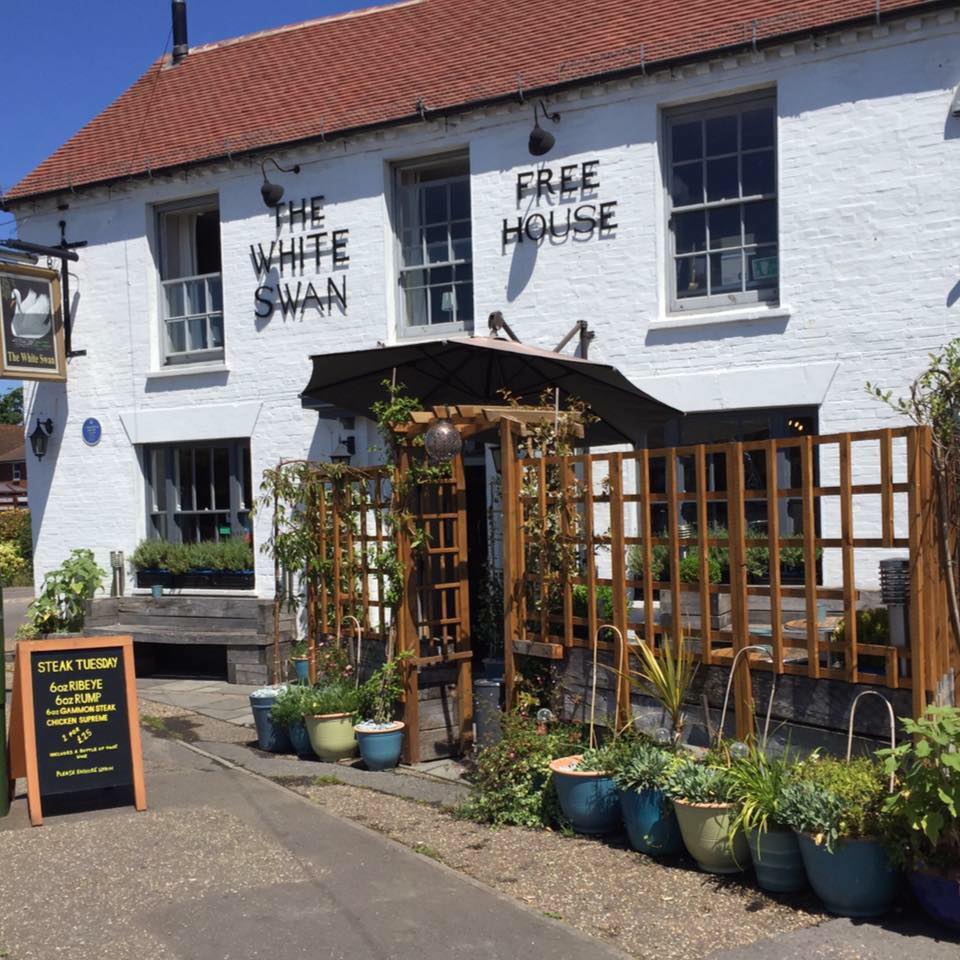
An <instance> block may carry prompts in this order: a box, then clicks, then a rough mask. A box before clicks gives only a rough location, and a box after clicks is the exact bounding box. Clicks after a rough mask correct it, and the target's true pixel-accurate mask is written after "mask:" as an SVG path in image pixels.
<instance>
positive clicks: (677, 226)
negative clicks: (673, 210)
mask: <svg viewBox="0 0 960 960" xmlns="http://www.w3.org/2000/svg"><path fill="white" fill-rule="evenodd" d="M673 228H674V232H675V234H676V252H677V253H692V252H694V251H697V250H705V249H706V246H707V233H706V219H705V217H704V213H703V211H702V210H697V211H695V212H694V213H678V214H675V215H674V218H673Z"/></svg>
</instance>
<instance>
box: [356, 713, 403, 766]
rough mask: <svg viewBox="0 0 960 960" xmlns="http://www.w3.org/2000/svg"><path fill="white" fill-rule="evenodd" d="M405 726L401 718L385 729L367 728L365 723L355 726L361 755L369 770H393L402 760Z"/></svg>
mask: <svg viewBox="0 0 960 960" xmlns="http://www.w3.org/2000/svg"><path fill="white" fill-rule="evenodd" d="M403 728H404V724H403V723H402V722H401V721H399V720H398V721H397V722H396V723H394V724H393V725H392V726H390V727H386V728H385V729H383V730H367V729H365V728H364V726H363V724H357V725H356V726H355V727H354V728H353V729H354V732H355V733H356V735H357V743H359V745H360V757H361V758H362V760H363V762H364V764H365V765H366V768H367V769H368V770H392V769H393V768H394V767H395V766H396V765H397V764H398V763H399V762H400V752H401V751H402V750H403Z"/></svg>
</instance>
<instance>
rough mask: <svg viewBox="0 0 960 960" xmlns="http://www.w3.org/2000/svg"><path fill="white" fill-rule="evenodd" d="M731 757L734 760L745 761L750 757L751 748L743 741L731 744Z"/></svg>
mask: <svg viewBox="0 0 960 960" xmlns="http://www.w3.org/2000/svg"><path fill="white" fill-rule="evenodd" d="M730 756H731V757H733V758H734V760H745V759H746V758H747V757H749V756H750V748H749V747H748V746H747V745H746V744H745V743H744V742H743V741H742V740H737V741H736V742H735V743H731V744H730Z"/></svg>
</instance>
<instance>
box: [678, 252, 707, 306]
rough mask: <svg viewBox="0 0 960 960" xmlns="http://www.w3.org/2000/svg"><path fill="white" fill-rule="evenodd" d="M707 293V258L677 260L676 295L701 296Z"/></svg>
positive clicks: (679, 296) (680, 296) (682, 296)
mask: <svg viewBox="0 0 960 960" xmlns="http://www.w3.org/2000/svg"><path fill="white" fill-rule="evenodd" d="M706 293H707V258H706V257H683V258H681V259H678V260H677V297H678V298H684V297H703V296H706Z"/></svg>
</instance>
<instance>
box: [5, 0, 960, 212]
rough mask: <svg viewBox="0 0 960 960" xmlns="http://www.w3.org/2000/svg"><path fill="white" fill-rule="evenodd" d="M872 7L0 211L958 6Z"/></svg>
mask: <svg viewBox="0 0 960 960" xmlns="http://www.w3.org/2000/svg"><path fill="white" fill-rule="evenodd" d="M876 2H877V8H878V9H877V10H876V12H875V13H874V14H873V15H866V16H862V17H854V18H852V19H849V20H837V21H834V22H833V23H830V24H826V25H824V26H822V27H817V28H815V29H812V30H796V31H793V32H791V33H783V34H776V35H774V36H771V37H766V38H764V39H762V40H748V41H744V42H742V43H735V44H731V45H729V46H726V47H714V48H712V49H710V50H705V51H702V52H700V53H695V54H686V55H683V56H679V57H671V58H667V59H665V60H651V61H650V62H649V63H645V64H643V65H642V66H640V65H636V64H634V65H632V66H629V67H621V68H619V69H616V70H607V71H601V72H600V73H595V74H585V75H584V76H581V77H576V78H572V79H570V80H564V81H562V82H558V83H550V84H545V85H543V86H540V87H530V88H529V89H524V90H523V94H522V99H520V100H518V98H517V92H516V91H511V92H510V93H503V94H497V95H496V96H491V97H484V98H482V99H479V100H470V101H467V102H464V103H459V104H455V105H453V106H449V107H440V108H437V109H435V110H434V109H429V108H427V109H426V110H425V111H424V112H423V113H421V112H420V111H419V110H416V109H415V110H414V112H413V113H410V114H406V115H404V116H401V117H394V118H392V119H390V120H378V121H377V122H376V123H367V124H361V125H359V126H356V127H345V128H342V129H340V130H335V131H330V132H327V131H324V132H323V133H317V134H312V135H311V136H309V137H301V138H300V139H297V140H283V141H277V142H273V143H264V144H261V145H259V146H257V147H251V148H250V149H247V150H238V151H228V152H227V153H217V154H211V155H209V156H206V157H199V158H197V159H195V160H188V161H185V162H183V163H177V164H172V165H170V166H167V167H157V168H156V169H151V170H149V171H141V172H139V173H130V174H122V175H119V176H115V177H107V178H105V179H103V180H93V181H90V182H89V183H83V184H80V185H79V186H77V187H74V186H73V185H70V186H67V187H57V188H55V189H52V190H44V191H41V192H39V193H28V194H23V195H22V196H18V197H13V198H7V197H0V210H2V211H5V212H8V213H9V212H13V209H14V207H15V206H16V205H18V204H22V203H26V202H28V201H35V200H38V199H41V198H46V197H53V196H57V195H64V194H68V193H71V194H77V193H80V192H81V191H84V190H88V189H93V188H95V187H105V186H111V185H113V184H117V183H129V182H130V181H135V180H149V179H153V177H154V176H155V175H158V174H162V175H163V176H175V175H176V174H177V173H181V172H184V171H187V170H192V169H195V168H196V167H201V166H206V165H207V164H213V163H224V162H228V163H232V162H233V161H234V160H245V159H248V158H255V157H258V156H260V155H262V154H263V153H264V151H272V150H277V149H282V150H292V149H296V148H298V147H306V146H312V145H314V144H317V143H330V142H331V140H333V139H335V138H340V139H343V138H346V137H351V136H357V135H359V134H367V133H372V132H374V131H376V130H389V129H392V128H394V127H400V126H406V125H407V124H410V123H414V122H417V121H420V122H423V121H424V120H434V119H440V118H443V117H456V116H460V115H462V114H465V113H470V112H472V111H474V110H482V109H485V108H487V107H494V106H502V105H504V104H508V103H517V102H520V103H522V102H524V101H525V100H526V99H528V98H529V99H530V100H534V99H536V98H537V97H544V98H547V97H548V96H549V94H550V93H559V92H563V91H566V90H572V89H576V88H578V87H583V86H586V85H589V84H593V83H600V82H610V81H613V80H623V79H632V78H633V77H636V76H643V75H645V74H646V72H647V71H648V70H667V69H674V68H678V67H685V66H689V65H691V64H694V63H700V62H702V61H704V60H713V59H716V58H717V57H723V56H732V55H736V54H741V53H749V52H751V51H759V50H767V49H770V48H772V47H777V46H781V45H783V44H787V43H796V42H797V41H800V40H812V39H815V38H817V37H819V36H824V35H825V34H830V33H836V32H837V31H841V30H850V29H857V28H860V27H867V26H871V25H874V26H878V25H880V24H884V23H889V22H891V21H894V20H905V19H909V18H910V17H912V16H918V15H923V14H927V13H932V12H935V11H937V10H943V9H953V8H957V7H960V3H958V2H957V0H929V2H927V3H923V4H917V5H915V6H911V7H900V8H898V9H896V10H891V11H889V12H887V13H884V12H882V11H881V10H880V9H879V6H880V3H881V2H882V0H876ZM418 106H419V102H418Z"/></svg>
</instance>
